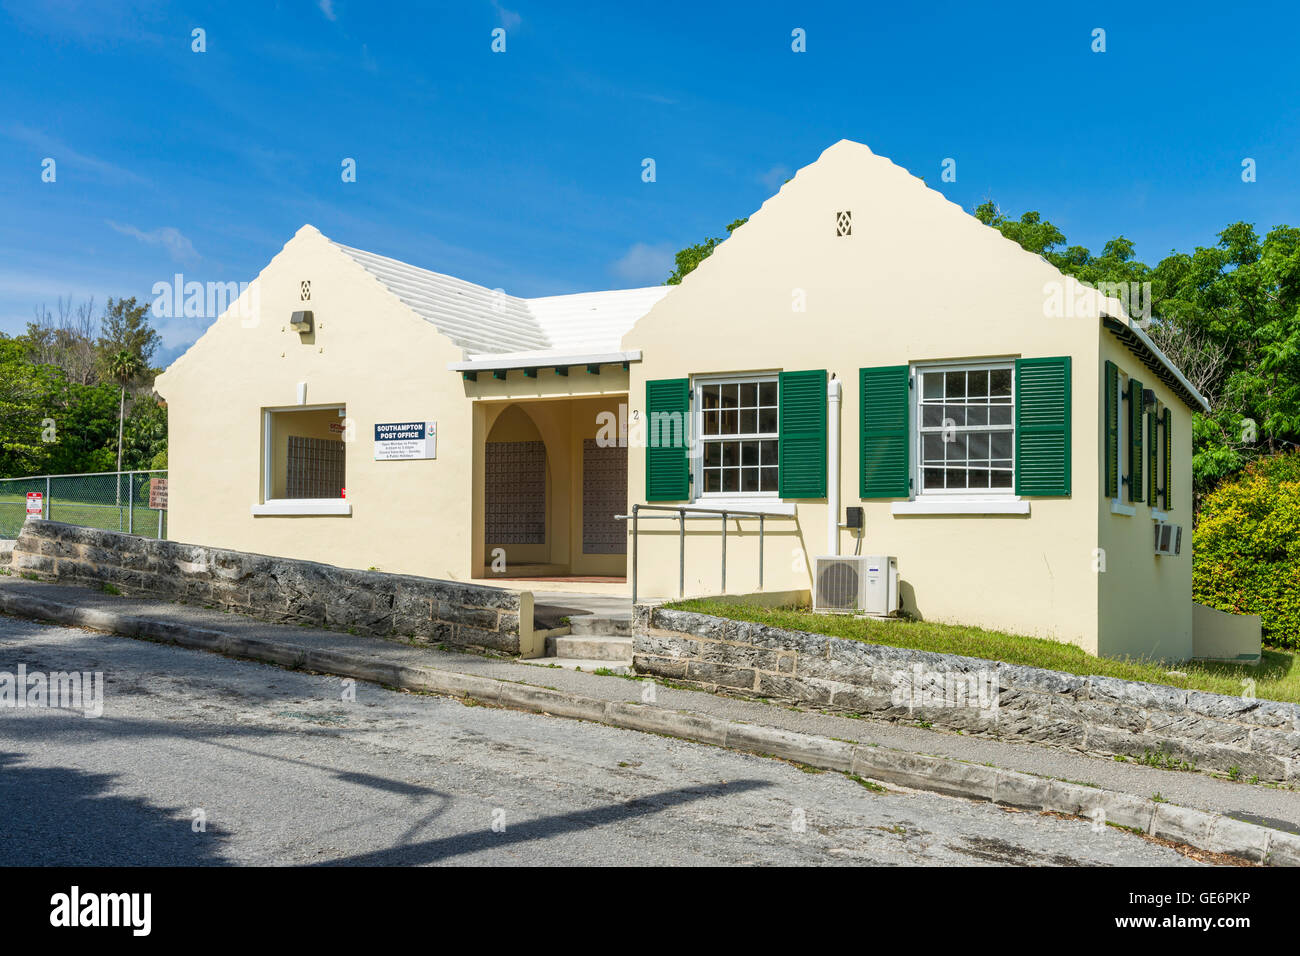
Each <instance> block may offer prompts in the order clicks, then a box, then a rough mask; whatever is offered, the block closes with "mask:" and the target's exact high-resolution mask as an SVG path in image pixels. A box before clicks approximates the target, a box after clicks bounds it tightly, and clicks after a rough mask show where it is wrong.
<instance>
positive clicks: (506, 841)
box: [312, 780, 772, 866]
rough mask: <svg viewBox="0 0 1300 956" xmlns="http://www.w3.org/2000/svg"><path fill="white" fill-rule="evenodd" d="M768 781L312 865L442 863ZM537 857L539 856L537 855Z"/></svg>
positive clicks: (683, 792)
mask: <svg viewBox="0 0 1300 956" xmlns="http://www.w3.org/2000/svg"><path fill="white" fill-rule="evenodd" d="M770 786H772V784H771V783H769V782H768V781H766V780H732V781H728V782H726V783H722V784H717V785H715V786H707V787H684V788H681V789H678V790H665V791H663V792H661V793H655V794H650V795H649V796H645V797H637V798H635V799H633V800H628V801H627V802H625V803H617V804H609V805H607V806H603V807H597V808H595V809H593V810H574V811H572V812H570V813H558V814H554V815H552V816H549V817H542V818H540V819H538V820H528V821H526V822H524V823H514V824H509V825H508V826H507V827H506V829H505V830H504V832H501V833H497V832H493V831H492V830H490V829H487V830H477V831H474V832H472V833H461V834H457V835H455V836H448V837H440V838H439V839H436V840H423V841H421V842H419V843H408V844H403V845H400V846H393V847H388V848H386V849H383V850H375V851H373V852H371V853H359V854H356V855H355V856H349V857H343V858H342V859H337V860H326V861H322V862H321V863H316V864H312V865H313V866H421V865H425V864H430V863H444V862H447V861H449V860H451V859H453V858H455V857H461V856H467V855H469V854H472V853H479V852H481V851H483V850H494V849H500V848H502V847H509V846H518V845H520V844H522V843H531V842H534V841H540V840H549V839H551V838H553V837H559V836H563V835H564V834H566V833H577V832H585V831H587V830H592V829H594V828H596V827H605V826H616V825H619V824H625V823H628V822H630V821H632V820H635V819H637V818H639V817H645V816H649V815H651V814H655V813H661V812H663V811H664V810H667V809H670V808H672V807H678V806H684V805H685V804H688V803H693V802H695V801H697V800H706V799H710V798H713V797H727V796H734V795H736V794H741V793H748V792H749V791H751V790H759V789H762V788H764V787H770ZM539 862H542V861H540V860H539ZM611 862H613V861H611Z"/></svg>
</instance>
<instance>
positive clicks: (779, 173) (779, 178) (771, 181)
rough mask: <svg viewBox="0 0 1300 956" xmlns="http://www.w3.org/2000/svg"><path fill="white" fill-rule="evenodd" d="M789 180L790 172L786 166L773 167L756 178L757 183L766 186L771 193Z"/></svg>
mask: <svg viewBox="0 0 1300 956" xmlns="http://www.w3.org/2000/svg"><path fill="white" fill-rule="evenodd" d="M789 178H790V170H789V168H788V167H786V166H773V167H772V168H771V169H769V170H768V171H767V172H765V173H762V174H761V175H760V176H759V177H758V181H759V182H760V183H762V184H763V185H764V186H766V187H767V188H768V189H770V190H772V192H776V191H777V190H778V189H780V188H781V186H782V184H783V183H784V182H785V181H786V180H787V179H789Z"/></svg>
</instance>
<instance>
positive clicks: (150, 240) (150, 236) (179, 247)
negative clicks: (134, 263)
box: [105, 219, 200, 262]
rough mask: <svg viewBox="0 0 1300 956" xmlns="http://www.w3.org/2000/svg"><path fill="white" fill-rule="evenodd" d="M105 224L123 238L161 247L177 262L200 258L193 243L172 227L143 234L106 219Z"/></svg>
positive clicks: (130, 226)
mask: <svg viewBox="0 0 1300 956" xmlns="http://www.w3.org/2000/svg"><path fill="white" fill-rule="evenodd" d="M105 222H107V223H108V224H109V225H110V226H112V227H113V229H115V230H116V231H118V232H120V233H121V234H122V235H124V236H130V237H132V238H133V239H139V240H140V241H141V242H143V243H146V244H148V245H151V246H162V247H163V248H164V249H166V250H167V254H168V255H170V256H171V257H172V258H173V259H174V260H176V261H177V262H192V261H195V260H197V259H199V258H200V256H199V254H198V252H196V251H195V249H194V243H192V242H190V240H189V239H187V238H186V237H185V236H184V235H183V234H182V233H181V231H180V230H179V229H177V228H175V227H174V226H160V227H159V228H157V229H154V230H152V231H151V232H145V231H143V230H141V229H137V228H136V227H135V226H132V225H129V224H128V225H122V224H121V223H117V222H113V220H111V219H107V220H105Z"/></svg>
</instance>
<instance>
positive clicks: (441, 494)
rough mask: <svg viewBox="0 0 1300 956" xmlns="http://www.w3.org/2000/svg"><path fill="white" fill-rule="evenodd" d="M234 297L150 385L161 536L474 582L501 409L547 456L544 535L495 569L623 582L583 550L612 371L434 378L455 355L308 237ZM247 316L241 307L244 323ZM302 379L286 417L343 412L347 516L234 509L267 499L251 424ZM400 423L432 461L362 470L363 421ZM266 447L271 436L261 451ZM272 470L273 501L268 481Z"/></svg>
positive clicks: (617, 385)
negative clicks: (588, 477) (544, 568)
mask: <svg viewBox="0 0 1300 956" xmlns="http://www.w3.org/2000/svg"><path fill="white" fill-rule="evenodd" d="M303 280H310V282H311V301H310V302H302V301H301V300H300V293H299V289H300V283H301V282H302V281H303ZM246 295H247V296H248V298H247V299H245V300H241V302H237V303H236V304H235V305H234V306H232V307H231V309H230V310H229V311H228V312H227V313H226V314H224V315H222V316H221V317H220V318H219V319H218V320H217V321H216V322H214V323H213V325H212V327H211V328H210V329H209V330H208V331H207V332H206V333H205V334H204V335H203V336H202V337H201V338H200V339H199V341H198V342H197V343H196V344H195V345H194V346H193V347H192V348H191V349H190V350H189V351H188V352H187V353H186V354H185V355H183V356H182V357H181V358H180V359H178V360H177V361H176V362H175V363H173V364H172V366H171V367H170V368H169V369H168V370H167V371H166V372H165V373H164V374H163V375H161V376H160V377H159V378H158V381H157V385H156V388H157V390H158V392H159V394H161V395H162V396H163V397H164V398H165V399H166V400H167V403H168V417H169V431H170V438H169V442H170V446H169V463H170V470H169V478H170V508H171V511H170V515H169V518H168V522H169V523H168V532H169V535H170V537H172V538H173V539H175V540H179V541H189V542H195V543H200V544H206V545H213V546H217V547H228V548H235V549H239V550H244V551H254V552H260V553H265V554H278V555H287V556H293V557H300V558H307V559H310V560H317V561H324V562H327V563H330V564H336V565H340V566H342V567H354V568H368V567H372V566H374V567H378V568H380V569H382V570H385V571H395V572H402V573H411V574H421V575H427V576H431V577H437V578H446V579H452V580H467V579H470V578H477V577H479V576H481V574H482V572H483V570H484V565H485V563H486V561H485V542H484V540H483V534H484V527H483V477H484V473H483V467H484V454H483V445H484V442H485V441H486V440H487V438H488V436H489V434H490V433H491V431H492V426H493V424H495V422H496V419H497V416H499V415H500V414H501V413H502V412H503V411H505V410H506V409H507V408H510V407H513V408H515V409H516V410H519V413H520V414H523V415H526V416H527V417H526V418H525V419H524V420H525V421H527V422H530V423H535V425H536V428H537V433H538V434H540V436H541V437H542V438H543V439H544V440H545V441H546V442H547V446H548V447H547V451H548V496H547V497H548V524H547V541H546V544H544V545H540V546H527V547H524V548H519V549H517V550H516V551H515V553H514V554H512V555H510V556H509V561H510V562H512V563H519V562H524V563H528V562H538V561H544V562H553V563H558V564H560V565H561V566H562V567H561V570H563V571H566V572H571V573H574V574H596V575H606V574H611V575H616V574H621V573H622V572H623V568H624V565H625V559H624V558H623V556H621V555H619V556H613V555H583V554H582V551H581V540H582V539H581V531H582V507H581V501H582V499H581V494H582V459H581V455H582V438H583V437H588V436H589V435H590V436H594V435H595V434H596V416H597V414H598V413H599V412H600V411H613V412H614V414H615V415H617V413H618V407H619V404H620V403H621V402H626V392H627V380H628V373H627V372H626V371H625V370H624V369H622V368H620V367H619V366H617V365H614V366H604V367H602V368H601V372H600V374H598V375H595V374H590V373H588V372H586V371H585V370H584V369H582V368H575V369H573V370H572V371H571V373H570V375H569V376H567V377H566V376H560V375H557V374H556V373H555V372H554V371H553V370H551V369H549V368H548V369H545V370H543V371H541V372H539V375H538V377H537V378H529V377H527V376H525V375H524V373H523V371H522V370H513V371H511V372H509V373H508V375H507V376H506V378H505V380H504V381H503V380H498V379H495V378H493V377H492V375H491V374H490V373H485V374H483V375H480V376H479V377H478V380H477V381H468V380H464V379H462V377H461V375H460V374H459V373H456V372H452V371H449V370H448V369H447V365H448V363H450V362H457V361H460V360H462V359H463V358H464V356H463V354H462V351H461V350H460V349H459V348H457V347H456V346H455V345H454V344H453V343H452V342H451V341H450V340H448V339H447V338H446V337H444V336H443V335H442V334H441V333H440V332H438V330H437V329H436V328H435V327H434V326H433V325H432V324H430V323H429V322H427V321H425V320H424V319H422V318H420V317H419V316H417V315H416V314H415V313H413V312H412V311H411V310H410V309H409V308H407V307H406V306H405V305H404V304H403V303H402V302H401V301H400V300H399V299H397V298H396V297H395V296H393V295H392V293H391V292H389V291H388V290H387V289H386V288H385V287H384V286H383V285H381V284H380V283H379V282H378V280H376V279H375V278H374V277H373V276H372V275H371V274H370V273H368V272H367V271H366V270H365V269H363V268H362V267H361V266H360V265H358V264H357V263H356V262H355V261H354V260H353V259H352V258H351V257H349V256H347V255H346V254H344V253H342V252H341V251H340V250H339V249H338V248H337V247H335V246H334V245H333V244H332V243H330V242H329V241H328V240H327V239H326V238H325V237H324V236H322V235H321V234H320V233H319V232H318V231H317V230H316V229H315V228H313V227H311V226H304V227H303V228H302V229H301V230H299V231H298V233H297V234H296V235H295V236H294V237H293V238H292V239H291V240H290V241H289V242H288V243H287V244H286V245H285V247H284V249H283V250H282V251H281V252H280V253H279V254H278V255H276V256H275V258H274V259H272V260H271V262H270V263H269V264H268V265H267V267H266V268H265V269H264V270H263V271H262V272H261V274H260V275H259V276H258V277H257V279H256V280H255V281H254V283H252V284H251V286H250V291H249V292H248V293H246ZM248 302H255V303H256V305H257V308H256V312H255V314H249V313H250V311H251V310H248V309H245V306H246V303H248ZM300 309H311V311H312V313H313V316H314V320H315V329H314V331H313V332H312V333H310V334H307V335H300V334H299V333H297V332H294V331H293V330H292V329H290V328H289V327H288V324H287V323H288V320H289V316H290V314H291V313H292V312H294V311H297V310H300ZM300 382H305V383H306V396H305V398H306V401H305V405H304V406H301V407H305V408H311V407H318V406H336V405H342V406H345V407H346V409H347V419H346V420H347V422H348V423H349V425H350V440H349V441H348V442H347V461H346V470H347V502H348V504H349V505H350V506H351V510H352V513H351V515H346V516H345V515H337V516H335V515H330V516H321V515H304V516H281V515H256V516H255V515H253V514H251V513H250V508H251V506H252V505H254V504H258V503H261V502H263V501H264V499H265V496H264V495H263V491H262V481H263V448H264V440H263V412H264V410H266V409H276V408H297V407H300V406H298V383H300ZM331 414H333V413H332V412H323V413H320V414H319V415H318V416H317V418H318V419H319V420H318V421H317V422H316V424H317V425H318V426H321V428H322V429H323V430H319V429H318V430H317V431H316V432H313V434H319V435H321V436H322V437H329V435H330V434H332V433H329V432H328V428H327V425H326V424H325V423H326V421H327V419H328V416H329V415H331ZM309 418H310V416H309ZM275 420H276V421H279V419H278V417H277V418H276V419H275ZM399 421H436V422H437V426H438V450H437V454H438V457H437V458H436V459H433V460H418V461H375V460H374V454H373V435H374V426H375V424H376V423H378V422H399ZM276 431H277V432H278V431H280V429H278V428H277V429H276ZM508 435H509V431H508V430H507V431H503V432H502V433H501V434H499V435H498V436H497V438H498V440H504V438H505V437H506V436H508ZM280 441H282V438H281V437H280V436H279V435H277V436H276V442H275V445H276V447H277V448H278V446H279V442H280ZM273 472H274V477H273V489H275V488H279V487H281V486H282V485H283V470H282V468H281V467H276V468H273ZM280 493H281V492H280V491H276V490H273V492H272V494H273V496H274V495H278V494H280ZM571 542H573V545H572V546H571Z"/></svg>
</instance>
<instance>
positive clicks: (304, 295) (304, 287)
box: [298, 279, 311, 302]
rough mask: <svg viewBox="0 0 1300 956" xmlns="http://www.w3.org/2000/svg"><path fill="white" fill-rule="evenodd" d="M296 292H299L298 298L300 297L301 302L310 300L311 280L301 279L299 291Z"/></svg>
mask: <svg viewBox="0 0 1300 956" xmlns="http://www.w3.org/2000/svg"><path fill="white" fill-rule="evenodd" d="M298 294H299V298H300V299H301V300H302V301H303V302H310V301H311V280H310V279H303V280H302V284H301V285H300V286H299V293H298Z"/></svg>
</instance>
